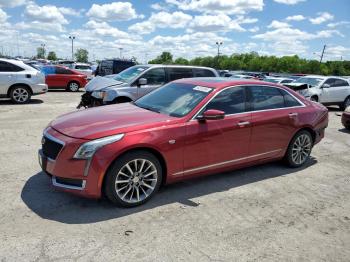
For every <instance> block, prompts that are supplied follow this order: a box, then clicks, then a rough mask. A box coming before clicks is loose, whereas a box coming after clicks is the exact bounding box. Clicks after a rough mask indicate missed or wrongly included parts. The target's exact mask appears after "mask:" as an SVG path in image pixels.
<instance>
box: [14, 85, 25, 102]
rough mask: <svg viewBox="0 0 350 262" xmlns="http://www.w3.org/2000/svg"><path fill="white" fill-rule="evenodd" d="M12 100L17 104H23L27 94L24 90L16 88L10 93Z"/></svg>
mask: <svg viewBox="0 0 350 262" xmlns="http://www.w3.org/2000/svg"><path fill="white" fill-rule="evenodd" d="M12 96H13V99H14V100H15V101H16V102H18V103H24V102H26V101H28V99H29V92H28V90H27V89H26V88H23V87H17V88H16V89H15V90H13V93H12Z"/></svg>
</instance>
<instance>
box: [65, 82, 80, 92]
mask: <svg viewBox="0 0 350 262" xmlns="http://www.w3.org/2000/svg"><path fill="white" fill-rule="evenodd" d="M79 88H80V85H79V83H78V82H69V84H68V87H67V89H68V91H70V92H78V91H79Z"/></svg>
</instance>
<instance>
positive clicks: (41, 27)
mask: <svg viewBox="0 0 350 262" xmlns="http://www.w3.org/2000/svg"><path fill="white" fill-rule="evenodd" d="M14 28H15V29H17V30H28V29H34V30H38V31H49V32H64V31H66V29H65V28H64V27H63V26H62V25H61V24H58V23H50V22H40V21H30V22H29V21H26V22H23V21H22V22H19V23H16V24H15V25H14Z"/></svg>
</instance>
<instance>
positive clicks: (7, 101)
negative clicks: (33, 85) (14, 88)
mask: <svg viewBox="0 0 350 262" xmlns="http://www.w3.org/2000/svg"><path fill="white" fill-rule="evenodd" d="M42 103H44V101H43V100H41V99H33V98H32V99H31V100H30V101H29V102H28V103H26V104H15V103H13V102H12V101H11V100H10V99H0V106H23V105H30V104H33V105H35V104H42Z"/></svg>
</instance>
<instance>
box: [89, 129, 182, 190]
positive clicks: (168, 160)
mask: <svg viewBox="0 0 350 262" xmlns="http://www.w3.org/2000/svg"><path fill="white" fill-rule="evenodd" d="M184 134H185V127H184V124H183V123H178V124H173V125H170V126H162V127H159V128H154V129H150V130H141V131H137V132H132V133H128V134H126V135H125V136H124V138H123V139H122V140H120V141H118V142H115V143H113V144H110V145H107V146H105V147H103V148H102V149H100V150H99V151H98V152H97V153H96V154H95V156H94V163H95V164H94V167H93V168H94V169H95V171H96V172H100V173H99V176H100V177H99V183H98V187H99V189H100V190H101V187H102V182H103V178H104V176H105V174H106V172H107V171H108V167H110V166H111V164H112V163H113V162H114V161H115V160H116V161H117V160H118V157H120V156H121V155H123V154H124V153H126V152H128V151H130V150H137V149H146V150H147V149H148V150H154V151H157V152H158V153H159V154H160V155H161V156H162V158H163V159H164V161H165V164H166V169H167V170H166V173H167V177H166V183H171V182H172V181H173V180H174V178H173V177H172V176H171V174H175V173H178V172H182V171H183V145H184ZM98 170H99V171H98ZM95 171H93V173H96V172H95Z"/></svg>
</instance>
